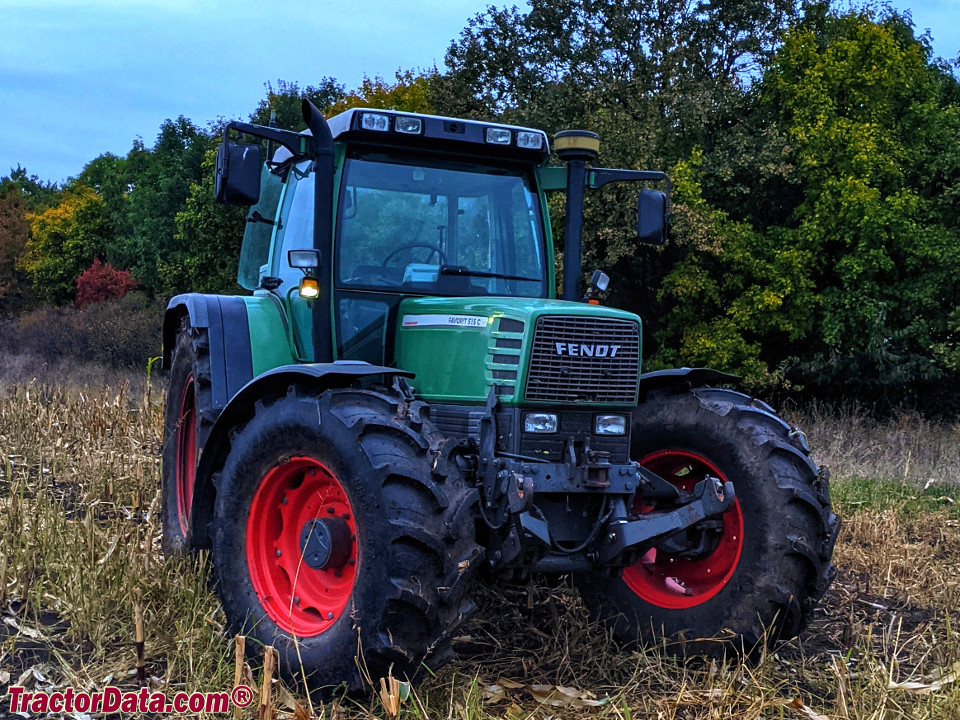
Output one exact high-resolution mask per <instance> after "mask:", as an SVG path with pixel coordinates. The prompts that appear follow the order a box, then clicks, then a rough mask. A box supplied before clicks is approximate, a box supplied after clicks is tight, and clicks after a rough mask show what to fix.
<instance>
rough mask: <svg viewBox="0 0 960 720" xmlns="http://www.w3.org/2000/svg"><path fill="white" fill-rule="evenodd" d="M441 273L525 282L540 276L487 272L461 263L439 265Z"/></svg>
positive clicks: (536, 280) (537, 279)
mask: <svg viewBox="0 0 960 720" xmlns="http://www.w3.org/2000/svg"><path fill="white" fill-rule="evenodd" d="M440 274H441V275H462V276H464V277H480V278H498V279H500V280H523V281H525V282H540V278H532V277H523V276H521V275H506V274H504V273H495V272H487V271H486V270H471V269H470V268H467V267H464V266H463V265H441V266H440Z"/></svg>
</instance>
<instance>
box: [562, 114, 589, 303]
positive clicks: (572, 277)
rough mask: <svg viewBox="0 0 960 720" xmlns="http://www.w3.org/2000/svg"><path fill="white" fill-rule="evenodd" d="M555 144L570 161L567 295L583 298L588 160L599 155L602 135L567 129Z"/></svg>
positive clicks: (565, 264)
mask: <svg viewBox="0 0 960 720" xmlns="http://www.w3.org/2000/svg"><path fill="white" fill-rule="evenodd" d="M553 146H554V148H556V151H557V155H558V156H559V158H560V159H561V160H563V161H564V162H565V163H566V164H567V217H566V225H565V228H564V244H563V295H562V297H563V299H564V300H574V301H576V300H581V299H582V298H583V293H582V292H580V279H581V278H580V263H581V258H580V255H581V240H582V235H583V198H584V195H585V194H586V180H587V163H588V162H593V161H594V160H596V159H597V154H598V153H599V152H600V136H599V135H597V134H596V133H592V132H590V131H589V130H563V131H562V132H558V133H557V134H556V136H555V138H554V145H553Z"/></svg>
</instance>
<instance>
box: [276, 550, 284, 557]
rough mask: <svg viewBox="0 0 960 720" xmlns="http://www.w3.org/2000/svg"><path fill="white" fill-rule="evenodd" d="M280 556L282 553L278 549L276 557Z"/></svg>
mask: <svg viewBox="0 0 960 720" xmlns="http://www.w3.org/2000/svg"><path fill="white" fill-rule="evenodd" d="M281 555H283V553H282V552H280V550H279V549H278V550H277V557H280V556H281Z"/></svg>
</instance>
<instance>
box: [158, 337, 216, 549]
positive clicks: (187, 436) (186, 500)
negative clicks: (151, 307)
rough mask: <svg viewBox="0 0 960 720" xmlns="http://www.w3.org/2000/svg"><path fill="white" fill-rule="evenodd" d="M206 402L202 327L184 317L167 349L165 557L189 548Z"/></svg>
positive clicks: (206, 427)
mask: <svg viewBox="0 0 960 720" xmlns="http://www.w3.org/2000/svg"><path fill="white" fill-rule="evenodd" d="M212 406H213V400H212V390H211V387H210V344H209V340H208V338H207V330H206V328H195V327H192V326H191V325H190V319H189V318H184V319H183V321H182V322H181V324H180V331H179V333H178V335H177V343H176V345H175V346H174V349H173V360H172V362H171V363H170V373H169V380H168V383H167V397H166V403H165V405H164V410H163V445H162V448H163V453H162V456H163V467H162V472H161V499H162V505H163V506H162V509H161V524H162V525H163V542H162V544H163V554H164V556H165V557H167V558H168V559H169V558H172V557H176V556H178V555H183V554H185V553H187V552H189V551H190V549H191V541H192V537H193V533H192V531H191V517H190V516H191V509H192V507H193V494H194V485H195V481H196V476H197V453H198V449H199V448H200V447H201V446H202V445H203V441H204V440H205V439H206V437H207V435H208V434H209V433H210V428H211V427H212V426H213V420H212V417H211V408H212Z"/></svg>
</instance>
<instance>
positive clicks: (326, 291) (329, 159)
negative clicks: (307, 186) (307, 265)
mask: <svg viewBox="0 0 960 720" xmlns="http://www.w3.org/2000/svg"><path fill="white" fill-rule="evenodd" d="M300 109H301V112H302V113H303V121H304V122H305V123H306V124H307V127H308V128H310V133H311V134H312V135H313V160H314V197H313V247H314V249H316V250H318V251H319V252H320V264H319V266H318V267H317V277H318V278H319V280H320V283H319V284H320V288H319V289H320V294H319V295H318V296H317V298H316V300H314V302H316V303H317V304H318V305H317V307H318V308H319V312H315V313H313V350H314V361H315V362H333V333H332V332H331V328H330V310H329V308H330V303H331V302H332V298H331V294H330V278H331V276H332V273H331V268H332V262H333V178H334V174H333V170H334V168H333V135H332V134H331V133H330V126H329V125H327V119H326V118H325V117H324V116H323V113H322V112H320V110H319V108H317V106H316V105H314V104H313V103H312V102H310V101H309V100H306V99H305V100H304V101H303V103H302V104H301V107H300Z"/></svg>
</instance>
